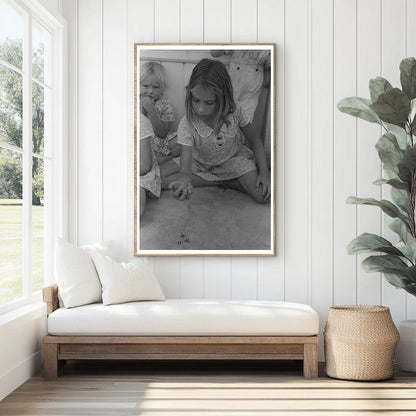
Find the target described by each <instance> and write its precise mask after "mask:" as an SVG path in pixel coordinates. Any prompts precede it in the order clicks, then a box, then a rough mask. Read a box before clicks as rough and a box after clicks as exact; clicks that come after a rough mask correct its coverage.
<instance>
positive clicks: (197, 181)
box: [160, 167, 223, 189]
mask: <svg viewBox="0 0 416 416" xmlns="http://www.w3.org/2000/svg"><path fill="white" fill-rule="evenodd" d="M178 169H179V167H178ZM160 170H161V171H162V167H161V168H160ZM178 177H179V173H174V174H172V175H169V176H167V177H163V175H162V189H169V184H170V183H171V182H174V181H175V180H176V179H177V178H178ZM191 179H192V186H193V187H194V188H201V187H203V186H216V185H221V184H222V183H223V181H206V180H205V179H202V178H201V177H199V176H198V175H192V176H191Z"/></svg>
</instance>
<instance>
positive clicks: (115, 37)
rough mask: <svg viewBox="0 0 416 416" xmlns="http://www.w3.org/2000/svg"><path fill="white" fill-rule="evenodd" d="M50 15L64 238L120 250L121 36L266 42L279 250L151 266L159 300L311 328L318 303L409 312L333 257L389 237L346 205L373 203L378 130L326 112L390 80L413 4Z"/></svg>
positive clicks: (158, 2) (200, 6)
mask: <svg viewBox="0 0 416 416" xmlns="http://www.w3.org/2000/svg"><path fill="white" fill-rule="evenodd" d="M63 13H64V15H65V17H67V18H68V20H69V51H70V62H69V65H70V91H73V94H72V95H71V96H70V114H69V116H70V145H69V151H70V153H69V166H70V170H71V172H70V184H69V190H70V198H69V200H70V206H69V212H70V233H69V235H70V238H71V239H72V240H73V241H78V243H84V242H89V241H93V240H97V239H99V238H102V237H104V238H108V239H112V240H114V241H115V244H116V248H117V254H118V257H119V258H121V259H124V258H129V257H131V255H132V253H133V153H134V152H133V76H134V71H133V63H134V60H133V56H134V55H133V44H134V42H146V43H152V42H161V43H163V42H189V43H194V42H195V43H197V42H212V43H215V42H218V43H228V42H230V41H231V40H232V41H233V42H236V43H237V42H250V43H256V42H266V43H268V42H273V43H276V45H277V55H276V58H277V59H276V68H277V70H276V112H277V116H276V120H277V124H276V126H277V131H276V165H277V177H276V189H277V195H276V203H277V205H276V211H277V229H276V232H277V253H278V254H277V256H276V257H274V258H239V257H232V258H228V257H218V258H215V257H206V258H201V257H195V258H179V257H175V258H173V257H172V258H168V257H166V258H156V259H154V261H153V265H154V270H155V273H156V275H157V276H158V278H159V280H160V282H161V286H162V288H163V290H164V291H165V293H166V296H167V297H187V298H189V297H194V298H195V297H196V298H199V297H205V298H246V299H247V298H248V299H257V298H258V299H276V300H287V301H299V302H306V303H310V304H312V306H313V307H314V308H316V309H317V311H318V312H319V314H320V317H321V322H322V323H324V322H325V320H326V317H327V309H328V307H329V306H331V305H332V304H346V303H353V304H354V303H380V302H382V303H383V304H385V305H387V306H390V307H391V309H392V315H393V317H394V319H395V320H396V321H397V320H400V319H403V318H406V317H412V318H414V317H416V301H415V299H414V298H411V297H409V296H406V294H405V293H404V292H403V291H398V290H395V289H394V288H393V287H391V286H390V285H388V284H386V282H385V281H384V279H381V278H380V276H379V275H377V274H375V275H369V274H367V273H364V272H362V270H361V269H360V266H359V261H360V260H361V259H362V257H360V258H357V257H355V256H348V255H347V253H346V249H345V247H346V245H347V244H348V243H349V241H351V239H353V238H354V237H355V236H356V235H357V234H359V233H363V232H374V233H379V232H380V231H383V232H384V233H386V235H388V230H386V227H385V226H384V225H383V219H382V218H381V215H380V212H379V211H378V210H377V209H376V208H371V207H355V206H353V205H347V204H345V200H346V198H347V197H348V196H349V195H360V196H373V197H375V198H378V197H380V196H381V195H380V190H379V188H377V187H375V186H373V185H372V181H373V180H374V179H376V178H377V177H378V176H379V175H380V174H381V169H380V164H379V161H378V158H377V154H376V152H375V149H374V144H375V142H376V140H377V139H378V137H379V135H380V129H379V127H377V126H376V125H371V124H369V123H365V122H357V121H356V120H355V119H354V118H353V117H350V116H348V115H346V114H343V113H341V112H339V111H338V110H337V109H336V104H337V103H338V102H339V101H340V100H341V99H342V98H344V97H347V96H355V95H360V96H364V97H368V96H369V92H368V80H369V79H370V78H372V77H375V76H378V75H383V76H385V77H386V78H387V79H389V81H391V82H392V83H393V84H394V85H396V86H399V85H400V84H399V69H398V67H399V63H400V60H401V59H402V58H404V57H405V56H411V55H415V54H416V29H415V25H414V24H413V20H412V16H414V15H415V13H416V2H415V1H413V0H366V1H357V0H355V1H354V0H291V1H286V0H238V1H237V0H123V1H122V2H113V1H110V0H82V1H78V2H69V1H68V0H64V2H63ZM188 69H189V70H190V68H187V71H188ZM187 74H189V71H188V72H187ZM174 82H175V83H176V81H174ZM179 84H180V83H179V82H178V85H179ZM77 135H78V136H77ZM120 184H122V185H121V186H120ZM384 196H385V195H384ZM321 348H322V346H321Z"/></svg>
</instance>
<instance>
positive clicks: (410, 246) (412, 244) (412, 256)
mask: <svg viewBox="0 0 416 416" xmlns="http://www.w3.org/2000/svg"><path fill="white" fill-rule="evenodd" d="M396 247H397V249H398V250H400V251H401V252H402V253H403V254H404V255H405V256H406V257H407V258H408V259H409V260H410V261H411V262H412V263H413V264H415V263H416V240H415V239H414V238H413V239H411V240H409V241H408V242H407V243H404V242H403V241H401V242H400V243H398V244H397V246H396Z"/></svg>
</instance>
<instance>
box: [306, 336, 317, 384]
mask: <svg viewBox="0 0 416 416" xmlns="http://www.w3.org/2000/svg"><path fill="white" fill-rule="evenodd" d="M303 376H304V377H305V378H317V377H318V344H304V346H303Z"/></svg>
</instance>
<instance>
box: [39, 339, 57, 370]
mask: <svg viewBox="0 0 416 416" xmlns="http://www.w3.org/2000/svg"><path fill="white" fill-rule="evenodd" d="M43 377H45V378H57V377H58V344H43Z"/></svg>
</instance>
